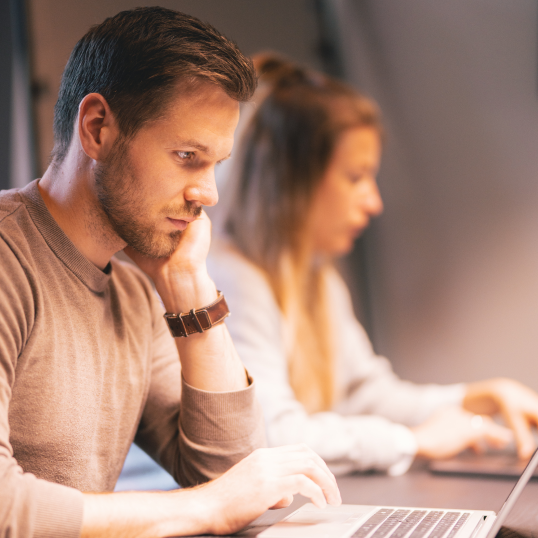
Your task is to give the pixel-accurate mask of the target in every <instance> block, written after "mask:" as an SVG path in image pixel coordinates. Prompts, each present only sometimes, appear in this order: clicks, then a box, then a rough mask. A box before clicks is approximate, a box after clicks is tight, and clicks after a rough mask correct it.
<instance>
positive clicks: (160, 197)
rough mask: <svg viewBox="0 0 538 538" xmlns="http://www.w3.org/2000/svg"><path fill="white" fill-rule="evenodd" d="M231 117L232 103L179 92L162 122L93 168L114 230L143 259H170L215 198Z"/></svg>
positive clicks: (212, 94)
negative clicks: (217, 172)
mask: <svg viewBox="0 0 538 538" xmlns="http://www.w3.org/2000/svg"><path fill="white" fill-rule="evenodd" d="M238 119H239V105H238V103H237V102H236V101H234V100H233V99H231V98H230V97H228V96H227V95H226V94H225V93H224V92H223V91H222V90H221V89H219V88H217V87H216V86H213V85H210V84H203V85H200V86H198V87H197V88H196V90H195V91H191V92H189V93H185V92H178V96H177V97H176V98H174V99H173V100H172V102H171V103H170V105H169V106H168V108H167V110H166V111H165V114H164V117H163V119H160V120H158V121H155V122H152V123H150V124H148V125H147V126H145V127H142V128H141V129H140V130H139V131H138V133H137V134H136V135H135V137H134V138H133V139H131V140H129V141H127V142H126V143H124V144H122V143H121V142H120V144H118V145H117V146H116V148H115V149H114V150H113V151H112V152H111V155H110V156H109V158H108V159H107V160H106V161H105V162H101V163H98V164H97V165H96V168H95V185H96V194H97V197H98V200H99V202H100V205H101V208H102V209H103V211H104V213H105V215H106V218H107V221H108V224H109V225H110V226H111V227H112V229H113V231H114V232H115V233H116V234H117V235H118V236H119V237H120V238H121V239H122V240H123V241H125V242H126V243H127V244H128V245H129V246H131V247H133V248H134V249H135V250H137V251H139V252H141V253H142V254H144V255H146V256H149V257H152V258H161V257H168V256H170V255H171V254H172V253H173V252H174V250H175V249H176V247H177V245H178V243H179V240H180V237H181V232H182V231H183V230H185V229H186V228H187V226H188V223H189V222H191V221H192V220H194V219H195V218H196V217H197V216H198V215H199V214H200V212H201V210H202V206H203V205H207V206H211V205H214V204H216V203H217V200H218V195H217V190H216V186H215V175H214V170H215V165H216V164H217V163H218V162H220V161H222V160H224V159H226V158H228V157H229V155H230V152H231V150H232V146H233V135H234V130H235V127H236V125H237V121H238Z"/></svg>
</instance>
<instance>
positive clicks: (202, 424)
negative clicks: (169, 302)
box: [135, 299, 266, 487]
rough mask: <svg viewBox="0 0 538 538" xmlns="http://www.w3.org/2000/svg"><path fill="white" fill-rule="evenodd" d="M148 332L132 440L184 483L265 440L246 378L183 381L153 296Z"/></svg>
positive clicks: (207, 475) (220, 469)
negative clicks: (217, 385) (143, 386)
mask: <svg viewBox="0 0 538 538" xmlns="http://www.w3.org/2000/svg"><path fill="white" fill-rule="evenodd" d="M154 335H155V336H154V356H153V366H152V373H151V384H150V390H149V394H148V398H147V402H146V405H145V408H144V411H143V414H142V419H141V422H140V426H139V428H138V432H137V435H136V439H135V441H136V443H137V444H138V445H139V446H140V447H141V448H142V449H144V450H145V451H146V452H147V453H148V454H150V455H151V456H152V457H153V458H154V459H155V460H156V461H157V462H158V463H160V464H161V465H162V466H163V467H164V468H165V469H167V470H168V472H170V474H172V476H173V477H174V478H175V480H176V481H177V482H178V483H179V484H181V485H182V486H184V487H185V486H192V485H196V484H200V483H203V482H206V481H207V480H211V479H213V478H216V477H218V476H219V475H221V474H222V473H224V472H225V471H227V470H228V469H229V468H230V467H232V466H233V465H235V464H236V463H237V462H239V461H240V460H241V459H243V458H244V457H245V456H247V455H248V454H250V453H251V452H252V451H253V450H255V449H256V448H260V447H262V446H265V444H266V441H265V432H264V429H263V418H262V413H261V408H260V406H259V403H258V401H257V400H256V398H255V396H254V392H255V386H254V383H253V382H252V380H250V381H251V382H250V385H249V386H248V387H247V388H245V389H243V390H239V391H231V392H207V391H203V390H198V389H196V388H194V387H191V386H190V385H188V384H187V383H186V382H185V381H184V379H183V378H182V376H181V366H180V362H179V357H178V352H177V348H176V345H175V342H174V339H173V338H172V337H171V336H170V332H169V331H168V327H167V326H166V323H165V321H164V319H163V310H162V308H161V306H160V304H159V303H158V301H157V300H156V299H154Z"/></svg>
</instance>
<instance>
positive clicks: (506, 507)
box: [487, 449, 538, 538]
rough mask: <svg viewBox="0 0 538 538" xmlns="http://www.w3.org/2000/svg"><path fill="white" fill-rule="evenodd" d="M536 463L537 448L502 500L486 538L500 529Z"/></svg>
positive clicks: (493, 536) (537, 456) (537, 460)
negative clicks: (505, 497) (501, 505)
mask: <svg viewBox="0 0 538 538" xmlns="http://www.w3.org/2000/svg"><path fill="white" fill-rule="evenodd" d="M537 465H538V449H537V450H536V452H535V453H534V454H533V456H532V458H531V459H530V461H529V463H527V467H525V470H524V471H523V472H522V473H521V476H520V477H519V480H518V481H517V482H516V485H515V486H514V487H513V489H512V491H511V492H510V495H508V497H507V499H506V501H505V502H504V504H503V507H502V508H501V509H500V511H499V513H498V514H497V519H496V520H495V523H494V524H493V527H491V529H490V531H489V532H488V535H487V538H495V536H496V535H497V533H498V532H499V530H500V529H501V527H502V524H503V523H504V522H505V520H506V517H507V516H508V514H509V513H510V511H511V510H512V508H513V507H514V505H515V504H516V501H517V500H518V498H519V496H520V495H521V492H522V491H523V488H524V487H525V486H526V485H527V482H528V481H529V480H530V478H531V476H532V475H533V473H534V469H536V466H537Z"/></svg>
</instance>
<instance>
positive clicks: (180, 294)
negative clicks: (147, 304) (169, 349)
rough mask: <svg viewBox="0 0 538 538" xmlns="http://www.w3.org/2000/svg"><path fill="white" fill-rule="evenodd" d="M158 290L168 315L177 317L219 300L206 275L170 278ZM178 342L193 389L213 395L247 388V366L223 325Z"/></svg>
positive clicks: (184, 369)
mask: <svg viewBox="0 0 538 538" xmlns="http://www.w3.org/2000/svg"><path fill="white" fill-rule="evenodd" d="M157 290H158V291H159V293H160V294H161V298H162V300H163V303H164V305H165V308H166V310H167V312H170V313H174V314H179V313H184V312H188V311H190V310H191V309H192V308H194V309H198V308H202V307H204V306H206V305H208V304H210V303H212V302H213V301H214V300H215V299H216V298H217V290H216V288H215V285H214V283H213V281H212V280H211V279H210V278H209V276H207V273H202V275H201V276H200V277H196V278H191V277H188V276H184V275H181V276H178V277H176V278H170V279H169V280H168V281H167V282H166V284H165V285H163V284H161V285H159V286H158V287H157ZM175 340H176V345H177V348H178V351H179V356H180V360H181V369H182V373H183V377H184V378H185V381H186V382H187V383H188V384H189V385H191V386H192V387H195V388H197V389H201V390H207V391H211V392H224V391H234V390H241V389H243V388H245V387H247V385H248V380H247V376H246V373H245V369H244V366H243V365H242V363H241V361H240V359H239V357H238V355H237V352H236V351H235V347H234V345H233V342H232V339H231V337H230V334H229V333H228V329H227V328H226V326H225V325H224V323H221V324H220V325H217V326H215V327H212V328H211V329H209V330H207V331H205V332H203V333H195V334H191V335H190V336H188V337H186V338H176V339H175Z"/></svg>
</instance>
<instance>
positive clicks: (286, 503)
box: [269, 493, 293, 510]
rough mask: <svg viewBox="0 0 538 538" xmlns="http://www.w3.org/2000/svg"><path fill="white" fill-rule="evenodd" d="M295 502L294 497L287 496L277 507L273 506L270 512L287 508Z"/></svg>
mask: <svg viewBox="0 0 538 538" xmlns="http://www.w3.org/2000/svg"><path fill="white" fill-rule="evenodd" d="M292 502H293V495H292V494H291V493H290V494H289V495H285V496H284V497H282V499H280V501H278V502H277V503H276V504H275V505H273V506H271V508H269V510H278V509H279V508H287V507H288V506H289V505H290V504H291V503H292Z"/></svg>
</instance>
